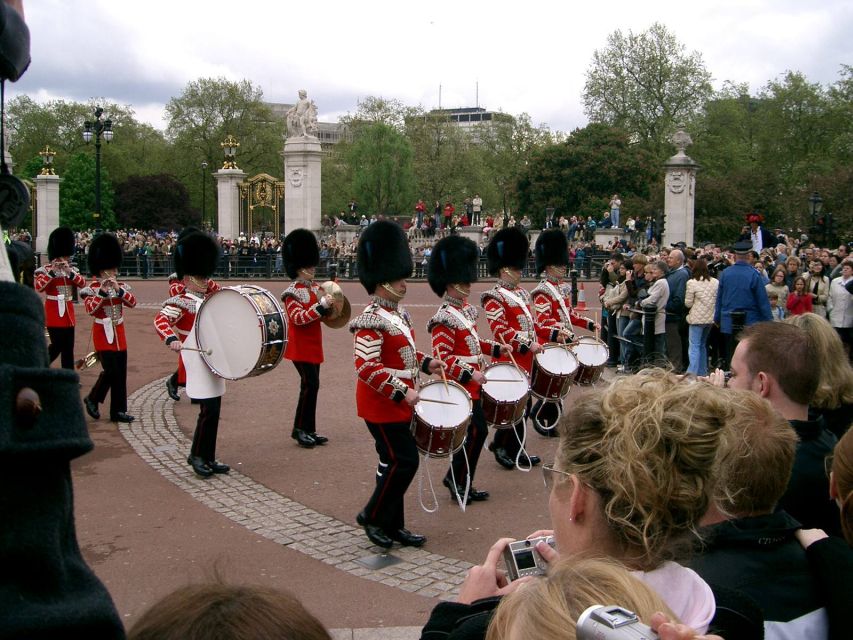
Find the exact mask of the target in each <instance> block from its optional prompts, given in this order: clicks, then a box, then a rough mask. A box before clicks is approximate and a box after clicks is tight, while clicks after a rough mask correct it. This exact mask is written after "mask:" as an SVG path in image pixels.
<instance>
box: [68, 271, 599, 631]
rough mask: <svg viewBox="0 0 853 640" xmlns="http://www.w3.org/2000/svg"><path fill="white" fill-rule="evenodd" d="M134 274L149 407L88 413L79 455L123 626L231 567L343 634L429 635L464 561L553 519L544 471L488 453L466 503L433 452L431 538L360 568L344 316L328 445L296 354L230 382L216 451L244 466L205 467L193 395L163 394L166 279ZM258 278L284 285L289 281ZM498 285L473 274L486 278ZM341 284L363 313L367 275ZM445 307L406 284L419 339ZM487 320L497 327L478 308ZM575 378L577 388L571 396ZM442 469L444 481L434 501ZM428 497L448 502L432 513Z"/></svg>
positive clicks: (365, 448) (86, 515) (332, 365)
mask: <svg viewBox="0 0 853 640" xmlns="http://www.w3.org/2000/svg"><path fill="white" fill-rule="evenodd" d="M132 284H133V286H134V293H136V295H137V298H138V300H139V303H140V304H139V306H138V307H137V309H135V310H132V311H130V312H129V313H128V315H127V325H126V326H127V330H128V342H129V361H130V366H129V388H130V390H131V393H132V396H131V410H130V412H131V413H134V414H135V415H137V417H138V420H137V422H135V423H134V424H133V425H132V426H130V427H122V428H121V429H119V428H118V427H117V426H116V425H115V424H112V423H110V422H108V421H106V420H104V419H101V420H100V421H91V420H90V432H91V435H92V438H93V440H94V441H95V444H96V448H95V451H94V452H93V453H91V454H89V455H87V456H85V457H84V458H82V459H81V460H78V461H76V462H75V464H74V467H73V472H74V480H75V499H76V510H77V529H78V536H79V539H80V545H81V547H82V549H83V552H84V555H85V557H86V558H87V560H88V561H89V562H90V564H91V565H92V566H93V568H94V569H95V571H96V572H97V573H98V575H99V576H100V577H101V579H102V580H104V582H105V583H106V585H107V587H108V588H109V589H110V592H111V593H112V594H113V597H114V599H115V601H116V605H117V606H118V609H119V611H120V613H121V615H122V616H123V618H124V619H125V621H126V623H127V624H132V622H133V620H134V618H135V617H136V616H138V615H139V614H140V613H141V612H142V611H144V610H145V609H146V608H147V607H148V606H150V604H151V603H152V602H154V601H156V600H157V599H159V598H160V597H162V596H163V595H165V594H167V593H168V592H169V591H171V590H172V589H174V588H176V587H178V586H181V585H184V584H186V583H188V582H193V581H199V580H206V579H210V578H212V577H214V576H215V575H220V576H222V577H223V578H224V579H226V580H228V581H233V582H239V583H252V584H263V585H270V586H274V587H279V588H285V589H289V590H291V591H293V592H294V593H296V594H297V595H298V596H299V597H300V598H301V599H302V600H303V602H304V603H305V604H306V606H307V607H308V608H309V609H310V610H311V611H312V612H313V613H314V614H315V615H317V616H318V617H319V618H320V620H321V621H322V622H323V623H324V624H326V626H328V627H329V628H334V629H337V630H339V631H337V632H336V633H337V634H338V637H342V638H343V637H346V638H350V637H359V636H358V634H357V633H356V634H355V635H353V631H352V630H353V629H363V628H376V627H385V628H394V629H389V630H388V634H389V635H388V636H387V637H389V638H391V637H399V638H408V637H417V629H418V628H419V627H420V626H421V625H423V623H424V622H425V620H426V618H427V616H428V614H429V611H430V610H431V609H432V607H433V606H435V604H436V603H437V602H438V601H439V598H452V597H453V595H454V593H455V589H456V587H457V586H458V584H459V583H460V582H461V579H462V578H463V576H464V572H465V570H466V569H467V567H468V566H470V564H472V563H476V562H479V561H480V560H482V558H483V557H484V555H485V552H486V550H487V549H488V547H489V546H490V545H491V544H492V542H494V540H495V539H497V538H498V537H501V536H505V535H508V536H516V537H521V536H524V535H526V534H527V533H529V532H531V531H533V530H535V529H539V528H542V527H544V526H546V525H547V523H548V515H547V495H546V494H545V491H544V488H543V484H542V478H541V472H540V471H539V469H534V471H533V472H532V473H522V472H519V471H506V470H504V469H502V468H501V467H499V466H498V465H497V464H496V463H495V462H494V461H493V458H492V457H491V454H489V453H488V452H484V456H483V461H482V463H481V465H480V469H479V471H478V477H477V482H476V484H477V486H478V487H479V488H485V489H488V490H489V491H491V493H492V497H491V499H490V500H489V501H487V502H485V503H477V504H474V505H472V506H470V507H469V508H468V509H467V510H466V511H465V512H464V513H463V512H462V511H461V510H460V509H459V508H458V506H456V505H455V503H452V502H451V501H450V498H449V495H448V494H447V492H446V490H445V489H444V487H443V486H441V485H440V480H441V478H442V476H443V474H444V471H445V469H446V464H447V463H446V461H442V460H428V461H426V463H422V465H421V469H422V471H423V475H422V476H421V478H420V486H419V480H418V479H416V480H415V482H414V483H413V485H412V488H411V489H410V491H409V494H408V496H407V526H408V527H409V528H410V529H412V530H413V531H416V532H419V533H424V534H426V535H427V536H428V537H429V542H428V543H427V545H426V546H425V547H424V548H423V549H420V550H414V549H400V548H399V547H395V549H394V550H393V551H392V556H394V557H395V558H396V559H398V560H399V562H398V563H397V564H395V565H393V566H390V567H387V568H384V569H380V570H376V569H370V568H368V567H366V566H364V564H362V562H361V561H363V560H365V559H373V558H375V557H376V556H377V555H378V554H379V549H377V548H376V547H373V546H372V545H371V544H370V543H369V542H368V541H367V539H366V538H365V536H364V535H363V532H362V531H361V530H360V529H359V528H358V527H357V525H356V524H355V522H354V517H355V514H356V513H357V512H358V510H359V509H360V508H361V507H362V505H363V504H364V502H365V501H366V498H367V496H368V495H369V493H370V488H371V485H372V483H373V477H374V471H375V466H376V453H375V451H374V448H373V442H372V440H371V438H370V436H369V434H368V433H367V430H366V427H365V426H364V423H363V422H361V421H360V420H359V419H358V418H357V417H356V416H355V409H354V393H355V379H354V372H353V369H352V341H351V336H350V334H349V333H348V332H347V331H346V329H341V330H337V331H333V330H329V329H328V328H324V334H325V342H324V346H325V350H326V362H325V363H324V365H323V366H322V368H321V390H320V403H319V407H318V423H319V426H318V431H320V432H321V433H323V434H324V435H327V436H329V438H330V442H329V444H328V445H326V446H325V447H317V448H315V449H312V450H305V449H300V448H299V447H297V446H296V444H295V443H294V442H293V441H292V440H291V439H290V438H289V437H288V436H289V433H290V425H291V421H292V415H293V411H294V408H295V404H296V397H297V391H298V376H297V374H296V372H295V370H294V368H293V367H292V365H290V363H288V362H286V361H285V362H283V363H282V364H281V365H280V366H279V367H278V368H277V369H276V370H274V371H272V372H270V373H268V374H265V375H262V376H258V377H254V378H248V379H244V380H240V381H236V382H229V383H228V391H227V393H226V395H225V397H224V400H223V411H222V421H221V426H220V436H219V447H218V457H219V458H220V459H222V460H223V461H225V462H228V463H229V464H231V465H232V468H233V469H234V472H233V473H232V474H231V475H230V476H228V477H215V478H213V479H210V480H200V479H198V478H196V477H195V476H194V475H193V474H192V473H191V472H190V469H189V466H188V465H187V464H186V460H185V458H186V452H187V450H188V446H189V437H191V434H192V429H193V426H194V422H195V417H196V415H197V409H196V407H195V406H193V405H191V404H190V403H189V402H188V400H187V399H186V398H182V400H181V401H180V402H173V401H171V400H169V399H168V397H167V396H166V394H165V389H164V387H163V383H162V379H163V378H164V377H165V376H166V375H168V374H169V373H170V372H171V371H172V370H173V368H174V366H175V357H174V355H173V354H172V353H171V352H169V351H168V350H167V349H165V348H164V347H163V346H162V343H160V341H159V339H158V338H157V336H156V334H155V333H154V330H153V325H152V320H153V317H154V314H155V313H156V309H158V308H159V303H160V302H161V301H162V299H163V298H165V290H166V285H165V282H162V281H138V282H134V283H132ZM225 284H228V283H225ZM256 284H259V285H260V286H265V287H267V288H269V289H270V290H271V291H272V292H273V293H274V294H276V295H278V294H279V293H280V290H281V288H282V284H281V283H265V282H257V283H256ZM488 286H489V285H487V284H486V283H483V284H480V285H476V286H475V292H479V291H482V290H484V289H486V288H487V287H488ZM343 287H344V291H345V293H346V295H347V296H348V298H349V299H350V301H351V303H352V305H353V309H354V312H356V313H357V312H358V311H359V310H360V309H361V308H363V306H364V305H365V304H366V303H367V296H366V295H365V293H364V291H363V290H362V289H361V287H360V286H358V285H357V284H356V283H344V285H343ZM588 289H589V287H588ZM437 305H438V298H436V297H435V296H434V294H433V293H432V292H431V291H430V290H429V288H428V286H427V285H425V284H423V283H415V284H410V287H409V295H408V296H407V299H406V307H407V308H408V309H409V311H410V313H411V314H412V316H413V320H414V324H415V328H416V332H417V342H418V344H419V346H420V347H421V348H425V347H428V341H427V340H426V331H425V325H426V321H427V319H428V318H429V317H430V316H431V315H432V313H433V312H434V310H435V308H436V307H437ZM78 317H79V318H80V326H79V329H78V332H77V341H76V342H77V344H76V349H77V353H78V356H79V355H81V354H82V353H83V352H85V351H86V350H87V349H88V345H87V342H88V331H89V327H90V321H89V319H88V318H87V317H85V314H81V313H78ZM481 330H482V331H483V332H484V335H488V330H487V327H486V326H485V323H484V321H483V320H482V319H481ZM96 375H97V369H96V368H94V369H91V370H88V371H84V372H83V373H82V374H81V382H82V384H83V387H82V390H81V394H83V393H87V392H88V390H89V388H90V387H91V384H92V383H93V382H94V379H95V377H96ZM579 392H580V390H579V389H574V390H573V391H572V393H571V394H570V399H569V402H568V403H567V406H570V404H571V398H572V397H573V396H575V395H576V394H578V393H579ZM103 413H106V412H103ZM531 433H532V436H531V443H530V447H529V448H530V451H531V452H533V453H537V454H539V455H541V456H543V458H544V459H546V460H547V459H550V458H552V457H553V451H554V444H555V443H554V440H553V439H545V438H542V437H541V436H539V435H537V434H535V433H533V432H531ZM430 479H432V481H433V483H434V484H435V485H437V486H436V493H437V501H436V502H434V501H433V497H432V494H431V492H430V490H429V482H430ZM439 489H441V490H440V491H439ZM421 501H423V502H424V503H425V505H426V506H427V507H429V508H433V507H434V506H436V505H437V507H438V510H437V511H435V512H434V513H427V512H426V511H425V510H424V509H422V508H421V506H420V504H419V503H420V502H421ZM377 634H378V632H376V631H375V630H374V631H371V632H370V634H369V636H370V637H378V635H377Z"/></svg>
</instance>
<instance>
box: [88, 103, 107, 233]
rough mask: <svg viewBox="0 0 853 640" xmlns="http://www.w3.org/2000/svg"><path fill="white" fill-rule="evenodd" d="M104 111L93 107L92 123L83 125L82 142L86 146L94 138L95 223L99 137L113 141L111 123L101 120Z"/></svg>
mask: <svg viewBox="0 0 853 640" xmlns="http://www.w3.org/2000/svg"><path fill="white" fill-rule="evenodd" d="M103 114H104V110H103V109H102V108H101V107H95V120H94V122H92V121H89V120H86V122H84V123H83V140H85V141H86V144H89V143H90V142H91V141H92V136H93V135H94V137H95V213H94V214H92V217H93V218H95V221H96V222H97V221H98V220H99V219H100V217H101V137H103V138H104V140H105V141H106V142H107V144H109V143H110V141H111V140H112V139H113V121H112V120H110V119H109V118H107V119H106V120H103V121H102V120H101V116H102V115H103Z"/></svg>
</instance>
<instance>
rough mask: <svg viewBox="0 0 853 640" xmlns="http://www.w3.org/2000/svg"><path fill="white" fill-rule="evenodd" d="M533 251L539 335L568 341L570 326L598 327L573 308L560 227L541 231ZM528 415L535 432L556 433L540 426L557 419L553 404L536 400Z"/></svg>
mask: <svg viewBox="0 0 853 640" xmlns="http://www.w3.org/2000/svg"><path fill="white" fill-rule="evenodd" d="M533 254H534V257H535V258H536V273H537V274H541V273H543V272H544V273H545V277H544V278H543V280H542V281H541V282H540V283H539V284H538V285H537V286H536V288H535V289H533V291H531V292H530V295H531V296H532V297H533V311H534V319H535V321H536V326H537V331H538V332H539V334H540V335H543V333H544V341H545V342H558V343H570V342H572V341H573V340H574V337H575V334H574V331H573V330H572V326H575V327H580V328H582V329H587V330H589V331H592V330H594V329H596V328H598V325H597V324H596V323H595V322H593V321H592V320H590V319H589V318H584V317H583V316H581V315H580V314H578V312H577V311H575V310H574V309H573V308H572V296H571V294H572V289H571V285H569V284H568V283H566V282H565V278H566V272H567V270H568V267H569V242H568V240H567V239H566V236H565V234H564V233H563V232H562V231H560V230H559V229H549V230H548V231H543V232H542V233H540V234H539V237H538V238H537V239H536V246H535V248H534V250H533ZM540 412H541V414H540ZM530 415H531V416H533V417H534V420H533V428H534V429H536V431H537V433H540V434H541V435H544V436H550V437H554V436H556V435H557V430H556V429H553V428H552V429H543V428H542V426H541V425H540V422H543V421H544V422H548V423H549V424H554V423H555V422H556V417H557V415H559V412H558V410H557V407H556V405H555V404H554V403H550V402H543V401H542V400H538V401H537V402H536V404H535V405H533V409H532V410H531V411H530ZM537 416H538V417H539V420H537V419H536V417H537Z"/></svg>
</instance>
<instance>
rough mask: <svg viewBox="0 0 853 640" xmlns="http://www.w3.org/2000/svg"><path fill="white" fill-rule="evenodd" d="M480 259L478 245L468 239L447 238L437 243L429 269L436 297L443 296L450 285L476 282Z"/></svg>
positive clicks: (429, 280) (430, 280) (433, 249)
mask: <svg viewBox="0 0 853 640" xmlns="http://www.w3.org/2000/svg"><path fill="white" fill-rule="evenodd" d="M479 257H480V254H479V250H478V249H477V245H476V244H475V243H474V241H473V240H469V239H468V238H463V237H462V236H447V237H446V238H442V239H441V240H439V241H438V242H436V243H435V246H434V247H433V248H432V255H430V258H429V266H428V267H427V281H428V282H429V286H430V288H432V290H433V291H435V295H437V296H439V297H441V296H443V295H444V293H445V291H446V290H447V285H449V284H454V283H463V284H471V283H472V282H476V281H477V260H478V258H479Z"/></svg>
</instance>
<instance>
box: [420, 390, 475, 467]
mask: <svg viewBox="0 0 853 640" xmlns="http://www.w3.org/2000/svg"><path fill="white" fill-rule="evenodd" d="M418 395H419V396H420V400H419V401H418V403H417V404H416V405H415V410H414V412H413V414H412V435H413V436H414V437H415V445H417V447H418V451H420V452H421V453H423V454H424V455H426V456H429V457H430V458H446V457H447V456H449V455H452V454H454V453H456V452H457V451H459V449H461V448H462V445H463V444H465V436H466V434H467V433H468V423H469V422H471V410H472V407H473V404H472V402H471V396H470V395H469V394H468V392H467V391H466V390H465V387H463V386H462V385H460V384H459V383H456V382H453V381H452V380H448V381H447V386H445V383H444V381H443V380H430V381H429V382H426V383H424V384H422V385H421V388H420V390H419V391H418Z"/></svg>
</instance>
